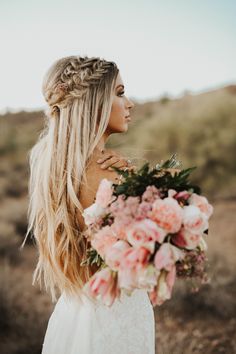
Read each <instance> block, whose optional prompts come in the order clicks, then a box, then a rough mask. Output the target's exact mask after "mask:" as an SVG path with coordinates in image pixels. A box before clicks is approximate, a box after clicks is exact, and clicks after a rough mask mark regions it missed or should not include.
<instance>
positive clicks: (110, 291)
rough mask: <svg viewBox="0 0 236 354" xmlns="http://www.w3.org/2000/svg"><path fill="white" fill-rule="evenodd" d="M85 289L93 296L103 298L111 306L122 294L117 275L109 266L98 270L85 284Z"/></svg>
mask: <svg viewBox="0 0 236 354" xmlns="http://www.w3.org/2000/svg"><path fill="white" fill-rule="evenodd" d="M84 290H85V291H86V293H87V294H88V295H89V296H91V297H92V298H96V299H98V300H100V299H101V300H102V303H103V304H105V305H107V306H111V305H112V304H113V302H114V301H115V299H116V298H117V297H118V296H119V295H120V289H119V288H118V286H117V277H115V276H114V275H113V272H112V271H111V270H110V269H109V268H108V267H107V268H103V269H102V270H100V271H98V272H96V273H95V274H94V275H93V276H92V277H91V278H90V279H89V281H88V282H87V283H86V284H85V285H84Z"/></svg>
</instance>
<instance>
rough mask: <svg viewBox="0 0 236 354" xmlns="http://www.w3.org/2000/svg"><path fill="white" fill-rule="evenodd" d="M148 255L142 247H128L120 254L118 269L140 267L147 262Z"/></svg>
mask: <svg viewBox="0 0 236 354" xmlns="http://www.w3.org/2000/svg"><path fill="white" fill-rule="evenodd" d="M149 256H150V252H149V251H148V250H147V249H146V248H144V247H140V248H133V247H129V248H127V249H125V250H124V251H123V252H122V254H121V258H120V269H130V268H134V269H136V270H137V269H140V268H141V267H142V266H144V265H146V264H147V263H148V259H149Z"/></svg>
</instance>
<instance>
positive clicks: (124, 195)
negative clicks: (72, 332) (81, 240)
mask: <svg viewBox="0 0 236 354" xmlns="http://www.w3.org/2000/svg"><path fill="white" fill-rule="evenodd" d="M179 165H180V162H179V161H177V160H176V154H174V155H172V156H171V158H170V159H168V160H167V161H165V162H164V163H160V164H157V165H156V166H155V167H152V168H150V167H149V163H145V164H144V165H143V166H142V167H141V168H140V169H139V170H137V171H133V170H131V171H123V170H120V169H118V168H117V167H113V168H114V169H115V170H116V171H117V172H118V173H119V174H121V175H122V177H123V181H122V183H120V184H115V183H113V182H112V181H109V180H108V179H103V180H102V181H101V182H100V185H99V188H98V190H97V194H96V200H95V203H93V204H92V205H91V206H90V207H88V208H86V209H85V210H84V213H83V216H84V220H85V223H86V225H87V230H86V237H88V238H89V240H90V243H91V248H90V249H89V250H88V252H87V254H86V259H85V260H83V261H82V263H81V265H85V264H93V263H96V264H97V265H98V267H99V268H98V271H97V272H96V273H95V274H93V276H92V277H91V278H90V279H89V281H88V282H87V283H86V284H85V285H84V290H85V291H86V293H87V294H88V295H89V296H90V297H91V298H92V299H97V300H99V301H102V303H104V304H106V305H108V306H111V305H112V304H113V302H114V301H115V299H116V298H120V296H121V292H125V293H126V294H128V295H131V294H132V292H133V291H134V290H135V289H145V290H147V292H148V295H149V298H150V301H151V303H152V305H153V306H156V305H161V304H163V302H164V301H166V300H167V299H170V298H171V294H172V289H173V286H174V283H175V281H176V279H177V278H178V277H181V278H185V279H194V280H196V281H197V282H198V283H204V282H207V281H208V277H207V272H206V264H207V263H206V261H207V258H206V249H207V244H206V241H205V238H206V235H207V233H208V220H209V218H210V216H211V215H212V212H213V207H212V205H211V204H209V203H208V200H207V199H206V197H204V196H202V195H200V194H201V190H200V188H199V186H197V185H193V184H191V183H190V181H189V175H190V173H191V172H192V170H193V169H195V168H196V167H191V168H188V169H178V172H175V173H174V174H173V173H171V172H170V169H172V170H173V168H174V167H176V166H179Z"/></svg>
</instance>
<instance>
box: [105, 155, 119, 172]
mask: <svg viewBox="0 0 236 354" xmlns="http://www.w3.org/2000/svg"><path fill="white" fill-rule="evenodd" d="M119 161H120V159H119V158H118V157H116V156H112V157H110V158H108V159H106V160H105V162H103V163H102V165H101V168H102V169H106V168H108V167H109V166H112V165H114V164H116V163H117V162H119Z"/></svg>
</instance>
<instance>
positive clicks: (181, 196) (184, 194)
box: [174, 191, 191, 200]
mask: <svg viewBox="0 0 236 354" xmlns="http://www.w3.org/2000/svg"><path fill="white" fill-rule="evenodd" d="M190 195H191V193H189V192H187V191H181V192H178V193H177V194H176V195H175V197H174V198H175V199H177V200H178V199H184V200H188V199H189V197H190Z"/></svg>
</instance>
